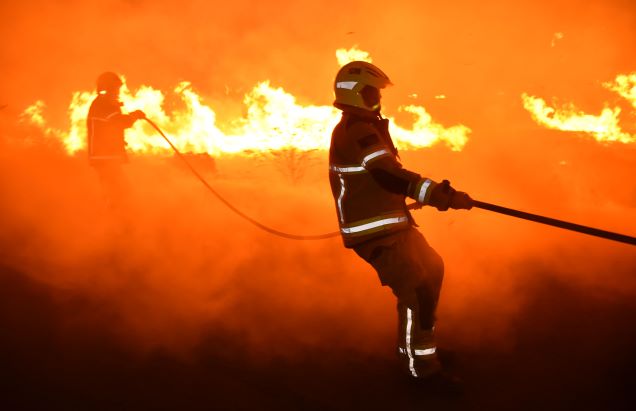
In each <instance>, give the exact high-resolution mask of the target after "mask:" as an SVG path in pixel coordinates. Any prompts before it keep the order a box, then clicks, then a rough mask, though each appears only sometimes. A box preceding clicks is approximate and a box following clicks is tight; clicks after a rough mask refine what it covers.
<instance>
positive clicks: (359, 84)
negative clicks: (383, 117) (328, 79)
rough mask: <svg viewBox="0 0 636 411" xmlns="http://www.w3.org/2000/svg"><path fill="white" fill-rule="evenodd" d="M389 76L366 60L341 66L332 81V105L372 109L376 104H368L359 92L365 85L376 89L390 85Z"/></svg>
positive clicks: (375, 107)
mask: <svg viewBox="0 0 636 411" xmlns="http://www.w3.org/2000/svg"><path fill="white" fill-rule="evenodd" d="M391 84H393V83H391V80H389V76H387V75H386V74H384V72H383V71H382V70H380V69H379V68H378V67H376V66H374V65H373V64H371V63H367V62H366V61H352V62H351V63H348V64H345V65H344V66H342V68H341V69H340V71H338V74H336V81H335V82H334V92H335V94H336V100H335V101H334V103H333V104H334V106H336V107H338V108H340V109H342V107H341V106H353V107H358V108H361V109H364V110H371V111H374V110H376V109H377V106H368V105H367V104H366V103H365V101H364V99H363V97H362V94H361V93H360V92H361V91H362V89H363V88H365V86H369V87H373V88H376V89H381V88H384V87H386V86H388V85H391Z"/></svg>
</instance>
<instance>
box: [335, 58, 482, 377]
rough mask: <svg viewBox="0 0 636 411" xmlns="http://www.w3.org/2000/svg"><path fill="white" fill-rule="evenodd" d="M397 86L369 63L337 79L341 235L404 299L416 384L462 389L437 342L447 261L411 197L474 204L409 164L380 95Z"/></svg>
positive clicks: (401, 320)
mask: <svg viewBox="0 0 636 411" xmlns="http://www.w3.org/2000/svg"><path fill="white" fill-rule="evenodd" d="M390 84H391V81H390V80H389V78H388V77H387V75H386V74H384V72H382V70H380V69H379V68H378V67H376V66H374V65H373V64H370V63H367V62H364V61H354V62H351V63H348V64H347V65H345V66H343V67H342V68H341V69H340V71H339V72H338V74H337V75H336V80H335V84H334V90H335V95H336V99H335V102H334V106H335V107H337V108H338V109H340V110H342V118H341V120H340V122H339V123H338V124H337V125H336V127H335V128H334V130H333V134H332V137H331V146H330V150H329V180H330V184H331V191H332V194H333V197H334V200H335V205H336V211H337V216H338V222H339V227H340V234H341V236H342V239H343V241H344V245H345V247H347V248H352V249H353V250H354V251H355V252H356V253H357V254H358V255H359V256H360V257H362V258H363V259H364V260H365V261H367V262H368V263H369V264H370V265H371V266H372V267H373V268H374V269H375V270H376V271H377V273H378V276H379V278H380V282H381V283H382V285H384V286H388V287H390V288H391V290H392V291H393V294H395V296H396V297H397V311H398V327H399V329H398V342H397V354H398V356H399V358H400V362H401V364H402V366H403V369H404V371H405V372H406V373H408V375H410V376H411V377H412V378H414V379H416V381H426V382H429V383H430V384H429V385H437V383H438V382H440V381H443V382H445V383H446V385H448V383H450V384H451V385H453V386H455V387H457V388H459V386H458V384H459V382H458V380H457V379H456V378H455V377H452V376H449V375H448V374H446V373H445V372H443V371H442V367H441V364H440V362H439V359H438V355H437V354H438V353H437V347H436V344H435V338H434V325H435V311H436V307H437V302H438V298H439V293H440V289H441V286H442V277H443V274H444V264H443V261H442V259H441V257H440V256H439V255H438V254H437V253H436V252H435V250H433V248H431V246H430V245H429V244H428V243H427V241H426V240H425V239H424V237H423V236H422V235H421V234H420V233H419V231H418V230H417V229H416V228H415V227H416V224H415V222H414V220H413V217H412V216H411V214H410V213H409V211H408V209H407V207H406V204H405V199H406V197H410V198H412V199H414V200H415V201H416V202H417V203H419V205H429V206H433V207H436V208H437V209H438V210H440V211H446V210H448V209H449V208H453V209H470V208H471V207H472V199H471V198H470V196H468V194H466V193H463V192H460V191H455V189H453V188H452V187H451V186H450V183H449V182H448V181H447V180H444V181H442V182H436V181H433V180H432V179H430V178H426V177H422V176H420V175H419V174H417V173H414V172H412V171H409V170H406V169H404V168H403V167H402V165H401V164H400V160H399V156H398V151H397V149H396V148H395V145H394V144H393V141H392V140H391V136H390V134H389V130H388V120H387V119H385V118H383V117H382V115H381V114H380V109H381V106H380V100H381V95H380V90H381V89H382V88H384V87H386V86H388V85H390Z"/></svg>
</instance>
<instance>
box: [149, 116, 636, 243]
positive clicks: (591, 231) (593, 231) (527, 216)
mask: <svg viewBox="0 0 636 411" xmlns="http://www.w3.org/2000/svg"><path fill="white" fill-rule="evenodd" d="M144 119H145V120H146V121H147V122H148V124H150V125H151V126H152V127H153V128H154V129H155V130H156V131H157V132H158V133H159V134H160V135H161V137H163V139H164V140H166V142H167V143H168V145H169V146H170V148H172V150H173V151H174V152H175V154H176V155H177V157H179V158H180V159H181V160H182V161H183V162H184V164H185V165H186V166H187V167H188V168H189V169H190V171H191V172H192V174H194V176H195V177H196V178H197V179H199V181H201V183H202V184H203V185H204V186H205V187H206V188H207V189H208V190H209V191H210V193H212V194H213V195H214V196H215V197H216V198H217V199H218V200H219V201H221V202H222V203H223V204H225V205H226V206H227V207H228V208H229V209H230V210H232V211H233V212H234V213H236V214H237V215H238V216H239V217H241V218H243V219H245V220H247V221H248V222H250V223H252V224H253V225H255V226H256V227H258V228H260V229H261V230H264V231H266V232H268V233H270V234H273V235H276V236H279V237H283V238H287V239H290V240H324V239H327V238H331V237H337V236H339V235H340V232H338V231H334V232H330V233H325V234H314V235H297V234H290V233H286V232H284V231H279V230H276V229H274V228H271V227H268V226H266V225H264V224H262V223H261V222H259V221H257V220H255V219H254V218H252V217H250V216H248V215H247V214H245V213H243V212H242V211H241V210H239V209H238V208H236V207H235V206H234V205H233V204H232V203H230V202H229V201H228V200H226V199H225V198H224V197H223V196H222V195H220V194H219V193H218V192H217V191H216V190H215V189H214V188H212V186H211V185H210V184H209V183H208V182H207V180H206V179H205V178H204V177H203V176H202V175H201V174H199V172H198V171H197V170H196V169H195V168H194V167H193V166H192V164H190V162H189V161H188V159H187V158H186V157H185V156H184V155H183V154H182V153H181V152H180V151H179V150H178V149H177V147H175V145H174V144H172V141H170V139H169V138H168V137H167V136H166V135H165V134H164V133H163V131H161V129H160V128H159V127H158V126H157V125H156V124H155V123H154V122H153V121H152V120H150V119H148V118H144ZM421 207H422V205H421V204H419V203H413V204H409V205H408V206H407V208H408V209H419V208H421ZM473 207H476V208H481V209H483V210H488V211H493V212H495V213H499V214H504V215H508V216H512V217H517V218H521V219H523V220H529V221H533V222H536V223H541V224H546V225H550V226H553V227H558V228H562V229H565V230H570V231H575V232H578V233H583V234H588V235H592V236H595V237H600V238H605V239H607V240H613V241H618V242H621V243H625V244H631V245H636V237H631V236H628V235H624V234H618V233H614V232H611V231H605V230H600V229H598V228H593V227H588V226H584V225H580V224H574V223H570V222H567V221H563V220H557V219H555V218H550V217H545V216H541V215H538V214H531V213H526V212H524V211H519V210H514V209H512V208H507V207H502V206H499V205H495V204H490V203H486V202H483V201H477V200H473Z"/></svg>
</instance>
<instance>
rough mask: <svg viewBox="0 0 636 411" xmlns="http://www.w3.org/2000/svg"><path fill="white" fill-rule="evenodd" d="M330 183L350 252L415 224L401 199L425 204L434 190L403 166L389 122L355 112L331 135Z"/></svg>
mask: <svg viewBox="0 0 636 411" xmlns="http://www.w3.org/2000/svg"><path fill="white" fill-rule="evenodd" d="M329 181H330V184H331V191H332V194H333V197H334V200H335V202H336V211H337V214H338V221H339V225H340V234H341V235H342V239H343V241H344V245H345V247H348V248H353V247H355V246H357V245H359V244H361V243H364V242H365V241H368V240H371V239H374V238H378V237H382V236H386V235H388V234H391V233H394V232H397V231H400V230H404V229H407V228H409V226H411V225H415V223H414V221H413V218H412V217H411V214H410V213H409V211H408V210H407V208H406V204H405V198H406V197H407V196H408V197H411V198H413V199H414V200H416V201H418V202H419V203H421V204H428V201H429V199H430V195H431V191H432V189H433V187H434V186H435V185H436V183H435V182H434V181H432V180H431V179H429V178H422V176H420V175H419V174H417V173H414V172H411V171H408V170H406V169H404V168H403V167H402V165H401V164H400V161H399V157H398V152H397V149H396V148H395V145H394V144H393V141H392V140H391V136H390V134H389V131H388V120H387V119H383V118H382V117H380V116H379V114H378V113H375V112H370V111H367V110H361V109H355V108H349V109H347V110H345V111H343V114H342V119H341V120H340V123H338V125H337V126H336V127H335V129H334V131H333V134H332V137H331V147H330V150H329Z"/></svg>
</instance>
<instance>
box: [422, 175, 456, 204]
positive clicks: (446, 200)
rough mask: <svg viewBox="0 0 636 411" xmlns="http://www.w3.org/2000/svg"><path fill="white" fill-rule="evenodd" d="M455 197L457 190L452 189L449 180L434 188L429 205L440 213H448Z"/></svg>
mask: <svg viewBox="0 0 636 411" xmlns="http://www.w3.org/2000/svg"><path fill="white" fill-rule="evenodd" d="M454 195H455V189H454V188H453V187H451V185H450V182H449V181H448V180H444V181H442V182H441V183H439V184H437V185H436V186H435V187H433V191H431V198H430V200H429V202H428V203H429V204H430V205H432V206H433V207H435V208H437V209H438V210H439V211H446V210H448V207H450V206H451V202H452V199H453V197H454Z"/></svg>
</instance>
